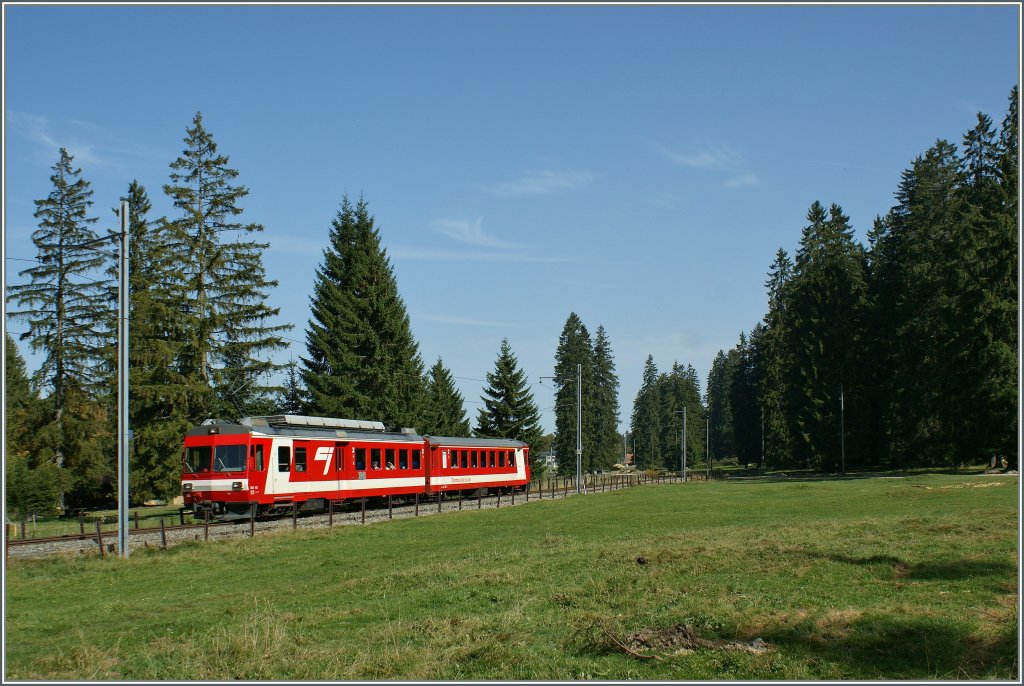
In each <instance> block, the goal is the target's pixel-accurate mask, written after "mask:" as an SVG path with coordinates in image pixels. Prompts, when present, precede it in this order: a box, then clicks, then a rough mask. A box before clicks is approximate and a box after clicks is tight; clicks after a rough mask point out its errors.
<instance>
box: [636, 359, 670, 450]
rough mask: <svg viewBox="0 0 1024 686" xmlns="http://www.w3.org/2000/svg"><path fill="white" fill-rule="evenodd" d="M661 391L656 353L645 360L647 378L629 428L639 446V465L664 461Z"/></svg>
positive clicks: (637, 398)
mask: <svg viewBox="0 0 1024 686" xmlns="http://www.w3.org/2000/svg"><path fill="white" fill-rule="evenodd" d="M660 405H661V402H660V398H659V392H658V367H657V366H656V365H655V364H654V356H653V355H648V356H647V361H646V362H645V363H644V372H643V381H642V382H641V385H640V390H639V391H637V394H636V400H634V401H633V415H632V417H631V418H630V424H629V431H630V433H631V434H632V435H633V439H634V440H633V443H634V446H635V454H634V457H633V459H634V462H635V464H636V466H637V467H642V468H649V467H655V466H657V465H659V464H661V461H662V459H661V458H662V455H661V446H660V444H659V443H660V441H659V435H660V433H661V430H660V429H661V427H660V423H661V418H660V412H659V408H660Z"/></svg>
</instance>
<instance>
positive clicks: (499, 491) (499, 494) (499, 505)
mask: <svg viewBox="0 0 1024 686" xmlns="http://www.w3.org/2000/svg"><path fill="white" fill-rule="evenodd" d="M498 509H499V510H500V509H501V489H500V488H499V489H498Z"/></svg>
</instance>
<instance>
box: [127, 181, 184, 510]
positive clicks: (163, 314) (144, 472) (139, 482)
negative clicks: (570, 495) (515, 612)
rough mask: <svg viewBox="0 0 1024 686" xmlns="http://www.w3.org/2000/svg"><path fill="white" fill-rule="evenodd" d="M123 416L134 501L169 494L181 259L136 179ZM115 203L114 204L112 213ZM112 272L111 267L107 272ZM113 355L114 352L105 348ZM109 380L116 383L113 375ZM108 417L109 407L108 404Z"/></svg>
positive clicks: (177, 469) (176, 466)
mask: <svg viewBox="0 0 1024 686" xmlns="http://www.w3.org/2000/svg"><path fill="white" fill-rule="evenodd" d="M127 198H128V216H129V227H128V236H129V251H128V260H129V265H128V267H129V268H128V278H129V293H130V298H129V319H130V330H129V346H128V365H129V407H128V412H129V421H130V425H131V428H132V432H133V434H134V437H133V439H132V456H131V469H130V478H131V484H130V489H129V490H130V494H131V497H132V500H133V501H136V502H139V501H144V500H148V499H151V498H164V499H170V498H172V497H174V496H175V495H177V494H178V491H179V489H180V487H181V464H180V455H179V453H180V450H181V437H182V436H183V435H184V434H185V432H186V431H187V430H188V429H189V425H190V418H189V417H188V416H187V415H186V412H185V410H186V408H187V407H188V402H187V385H186V383H185V379H184V377H183V376H182V375H181V374H180V373H179V372H178V370H177V369H176V361H177V356H178V354H179V351H180V349H181V344H180V339H181V338H182V329H181V323H180V322H179V321H178V317H179V313H180V306H179V303H178V302H177V301H176V300H175V297H174V296H175V291H174V283H175V278H176V274H177V272H178V271H179V269H180V263H179V262H178V258H177V256H176V255H174V254H172V253H171V252H170V251H169V250H168V245H169V244H170V243H171V240H172V238H171V235H170V232H169V230H168V225H167V223H166V222H163V221H158V222H153V221H150V219H149V212H150V210H151V208H152V204H151V203H150V200H149V196H148V194H147V193H146V189H145V187H144V186H142V184H140V183H139V182H138V181H132V182H131V184H130V185H129V186H128V196H127ZM118 212H119V209H115V210H114V213H115V215H116V214H117V213H118ZM109 275H110V277H111V278H113V277H115V276H116V275H117V271H116V268H114V267H111V269H110V271H109ZM111 354H113V351H111ZM111 383H112V384H113V383H116V379H112V381H111ZM110 414H111V419H116V410H114V409H113V408H111V411H110Z"/></svg>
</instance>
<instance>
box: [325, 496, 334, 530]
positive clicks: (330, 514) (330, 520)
mask: <svg viewBox="0 0 1024 686" xmlns="http://www.w3.org/2000/svg"><path fill="white" fill-rule="evenodd" d="M327 526H329V527H331V526H334V500H333V499H331V500H328V501H327Z"/></svg>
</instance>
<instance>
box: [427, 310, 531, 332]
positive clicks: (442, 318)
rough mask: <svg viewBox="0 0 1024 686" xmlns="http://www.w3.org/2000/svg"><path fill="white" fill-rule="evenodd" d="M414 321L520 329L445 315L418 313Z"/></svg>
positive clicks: (516, 326)
mask: <svg viewBox="0 0 1024 686" xmlns="http://www.w3.org/2000/svg"><path fill="white" fill-rule="evenodd" d="M412 318H413V319H417V320H420V321H425V322H440V323H441V324H458V325H460V326H482V327H490V328H495V329H510V328H518V327H519V325H518V324H509V323H508V322H495V321H489V320H486V319H469V318H466V317H452V316H449V315H445V314H430V313H417V314H413V315H412Z"/></svg>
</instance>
